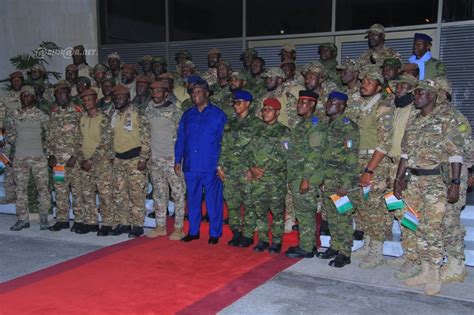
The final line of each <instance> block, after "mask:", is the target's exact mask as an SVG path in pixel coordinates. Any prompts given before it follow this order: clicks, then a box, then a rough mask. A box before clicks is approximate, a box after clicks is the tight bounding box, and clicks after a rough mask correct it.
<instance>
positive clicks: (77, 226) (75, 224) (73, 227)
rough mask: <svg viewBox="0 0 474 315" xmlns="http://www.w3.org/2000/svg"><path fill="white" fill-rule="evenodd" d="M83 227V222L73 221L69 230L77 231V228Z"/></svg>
mask: <svg viewBox="0 0 474 315" xmlns="http://www.w3.org/2000/svg"><path fill="white" fill-rule="evenodd" d="M83 227H84V224H83V223H79V222H74V223H73V224H72V226H71V229H70V230H69V231H71V232H77V230H80V229H82V228H83Z"/></svg>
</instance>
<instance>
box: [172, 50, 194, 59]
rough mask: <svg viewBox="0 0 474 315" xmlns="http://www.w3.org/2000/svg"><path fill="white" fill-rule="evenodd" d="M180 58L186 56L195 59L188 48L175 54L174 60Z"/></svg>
mask: <svg viewBox="0 0 474 315" xmlns="http://www.w3.org/2000/svg"><path fill="white" fill-rule="evenodd" d="M179 58H185V59H187V60H193V56H191V53H190V52H189V51H187V50H180V51H178V52H177V53H175V54H174V60H178V59H179Z"/></svg>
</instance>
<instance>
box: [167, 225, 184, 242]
mask: <svg viewBox="0 0 474 315" xmlns="http://www.w3.org/2000/svg"><path fill="white" fill-rule="evenodd" d="M185 236H186V234H184V232H183V228H174V231H173V233H171V235H170V240H171V241H179V240H181V239H182V238H183V237H185Z"/></svg>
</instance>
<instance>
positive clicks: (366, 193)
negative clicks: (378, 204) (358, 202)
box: [362, 185, 370, 200]
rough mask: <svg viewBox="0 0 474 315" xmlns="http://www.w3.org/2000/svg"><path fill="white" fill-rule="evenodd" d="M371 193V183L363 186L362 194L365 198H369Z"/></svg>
mask: <svg viewBox="0 0 474 315" xmlns="http://www.w3.org/2000/svg"><path fill="white" fill-rule="evenodd" d="M369 193H370V185H369V186H365V187H363V188H362V194H363V196H364V200H367V199H369Z"/></svg>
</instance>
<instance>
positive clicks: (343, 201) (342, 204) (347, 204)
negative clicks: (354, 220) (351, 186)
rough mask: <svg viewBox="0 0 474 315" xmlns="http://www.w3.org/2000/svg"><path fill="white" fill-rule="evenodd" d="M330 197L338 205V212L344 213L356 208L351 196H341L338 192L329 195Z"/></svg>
mask: <svg viewBox="0 0 474 315" xmlns="http://www.w3.org/2000/svg"><path fill="white" fill-rule="evenodd" d="M329 198H331V200H332V202H333V203H334V205H335V206H336V209H337V212H339V213H340V214H344V213H346V212H347V211H349V210H352V209H353V208H354V206H353V205H352V203H351V201H350V200H349V197H347V196H344V197H341V196H338V195H337V194H334V195H331V196H329Z"/></svg>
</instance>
